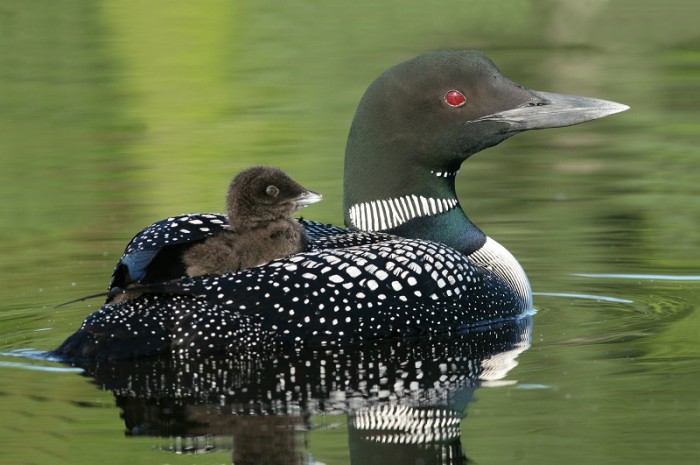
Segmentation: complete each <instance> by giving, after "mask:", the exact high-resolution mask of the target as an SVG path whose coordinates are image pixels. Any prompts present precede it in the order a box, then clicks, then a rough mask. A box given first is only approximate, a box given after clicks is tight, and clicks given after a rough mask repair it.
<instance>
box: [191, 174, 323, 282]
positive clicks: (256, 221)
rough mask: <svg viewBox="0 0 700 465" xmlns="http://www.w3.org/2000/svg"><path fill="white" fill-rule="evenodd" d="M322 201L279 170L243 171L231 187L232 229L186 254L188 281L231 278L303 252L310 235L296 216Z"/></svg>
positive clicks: (218, 234)
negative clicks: (245, 270)
mask: <svg viewBox="0 0 700 465" xmlns="http://www.w3.org/2000/svg"><path fill="white" fill-rule="evenodd" d="M319 200H321V196H320V195H319V194H316V193H315V192H311V191H309V190H307V189H305V188H304V187H303V186H301V185H300V184H299V183H297V182H295V181H294V180H293V179H291V178H290V177H289V176H287V175H286V174H285V173H284V172H283V171H281V170H278V169H276V168H270V167H266V166H256V167H253V168H249V169H247V170H244V171H242V172H241V173H239V174H238V175H237V176H236V177H235V178H234V179H233V181H231V185H230V186H229V189H228V195H227V197H226V208H227V214H228V221H229V226H230V229H229V230H224V231H221V232H219V233H217V234H215V235H214V236H211V237H209V238H207V239H205V240H204V241H203V242H202V243H199V244H195V245H193V246H192V247H191V248H190V249H189V250H187V251H186V252H185V254H184V255H183V257H182V259H183V262H184V263H185V266H186V272H187V275H188V276H202V275H219V274H225V273H232V272H235V271H239V270H242V269H245V268H250V267H252V266H257V265H263V264H265V263H268V262H269V261H271V260H274V259H276V258H282V257H286V256H287V255H292V254H295V253H299V252H301V251H303V250H304V249H305V248H306V244H307V237H306V231H305V230H304V228H303V226H301V225H300V224H299V222H298V221H296V220H295V219H293V218H292V217H291V215H292V213H294V212H295V211H297V210H299V209H300V208H303V207H306V206H307V205H309V204H312V203H315V202H318V201H319Z"/></svg>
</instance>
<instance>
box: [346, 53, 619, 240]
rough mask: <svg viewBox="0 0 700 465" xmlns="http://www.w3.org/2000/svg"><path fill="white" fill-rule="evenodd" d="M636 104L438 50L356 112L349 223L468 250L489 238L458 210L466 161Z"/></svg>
mask: <svg viewBox="0 0 700 465" xmlns="http://www.w3.org/2000/svg"><path fill="white" fill-rule="evenodd" d="M627 108H628V107H627V106H626V105H621V104H618V103H614V102H608V101H605V100H598V99H591V98H586V97H574V96H568V95H562V94H554V93H548V92H539V91H534V90H530V89H527V88H525V87H523V86H521V85H519V84H516V83H514V82H513V81H511V80H509V79H508V78H506V77H505V76H503V75H502V74H501V73H500V71H499V70H498V68H496V65H494V64H493V62H492V61H491V60H489V59H488V58H487V57H486V56H485V55H483V54H482V53H480V52H476V51H439V52H431V53H426V54H424V55H420V56H418V57H416V58H414V59H412V60H408V61H406V62H403V63H400V64H398V65H396V66H394V67H392V68H390V69H389V70H388V71H386V72H385V73H384V74H382V75H381V76H379V77H378V78H377V79H376V80H375V81H374V82H373V83H372V84H371V85H370V86H369V88H368V89H367V91H366V92H365V94H364V96H363V97H362V99H361V101H360V104H359V106H358V108H357V112H356V114H355V118H354V120H353V123H352V127H351V129H350V134H349V136H348V143H347V148H346V154H345V175H344V177H345V181H344V199H343V203H344V206H343V208H344V212H345V223H346V225H348V226H350V227H355V228H358V229H363V230H371V231H388V232H393V233H396V234H399V235H403V236H408V237H420V238H426V239H433V240H440V237H439V236H440V234H443V235H447V236H449V237H446V238H445V239H444V240H443V242H445V243H448V245H453V246H455V247H457V248H459V249H460V250H466V251H469V249H473V248H475V247H478V246H479V245H480V244H478V242H479V241H480V240H482V239H483V237H482V236H483V233H481V232H480V231H478V229H477V228H476V227H475V226H473V225H472V224H471V223H469V222H468V219H467V218H466V216H465V215H464V213H463V212H462V210H461V209H460V208H458V202H457V198H456V194H455V189H454V177H455V175H456V173H457V171H458V169H459V167H460V165H461V163H462V162H463V161H464V160H466V159H467V158H468V157H469V156H470V155H472V154H474V153H476V152H479V151H481V150H483V149H485V148H488V147H491V146H493V145H496V144H498V143H499V142H501V141H503V140H505V139H507V138H508V137H510V136H513V135H515V134H517V133H519V132H522V131H526V130H529V129H544V128H554V127H561V126H569V125H572V124H578V123H582V122H584V121H589V120H592V119H596V118H601V117H603V116H606V115H610V114H613V113H617V112H620V111H624V110H626V109H627ZM450 212H452V213H450ZM432 215H435V217H433V218H431V219H430V221H426V217H428V216H432ZM446 215H447V216H446ZM450 215H451V216H452V218H450ZM438 217H443V218H438ZM458 217H459V220H458V219H457V218H458ZM457 226H459V227H457ZM470 227H471V228H472V230H471V231H467V235H468V234H469V233H472V234H473V235H474V237H473V238H472V239H467V240H466V243H454V240H453V239H455V240H457V239H456V237H455V238H452V236H457V235H460V234H461V235H462V239H459V240H457V242H460V241H461V242H464V241H465V240H464V239H463V236H464V231H465V230H468V229H470ZM436 229H440V230H442V232H438V231H436ZM458 229H459V230H458ZM450 230H452V231H450ZM436 235H437V236H438V237H436ZM480 238H482V239H480ZM474 241H476V242H474ZM470 242H471V243H472V244H471V245H470V244H469V243H470Z"/></svg>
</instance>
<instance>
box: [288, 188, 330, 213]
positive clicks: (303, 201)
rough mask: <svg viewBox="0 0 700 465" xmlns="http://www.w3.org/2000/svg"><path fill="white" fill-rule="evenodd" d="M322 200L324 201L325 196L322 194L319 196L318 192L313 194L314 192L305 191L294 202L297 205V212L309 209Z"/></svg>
mask: <svg viewBox="0 0 700 465" xmlns="http://www.w3.org/2000/svg"><path fill="white" fill-rule="evenodd" d="M322 199H323V196H322V195H321V194H317V193H316V192H313V191H305V192H303V193H302V194H301V195H300V196H299V197H297V198H296V199H294V202H295V203H296V205H297V210H300V209H302V208H306V207H308V206H309V205H311V204H312V203H316V202H319V201H321V200H322Z"/></svg>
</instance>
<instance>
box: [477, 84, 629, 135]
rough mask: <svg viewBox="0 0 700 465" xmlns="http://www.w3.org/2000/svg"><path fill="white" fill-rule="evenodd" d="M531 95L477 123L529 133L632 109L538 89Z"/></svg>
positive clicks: (606, 101)
mask: <svg viewBox="0 0 700 465" xmlns="http://www.w3.org/2000/svg"><path fill="white" fill-rule="evenodd" d="M529 92H530V93H531V94H532V97H533V98H532V100H531V101H530V102H528V103H526V104H524V105H521V106H519V107H517V108H513V109H510V110H505V111H501V112H499V113H494V114H492V115H488V116H484V117H483V118H479V119H478V120H476V121H474V122H479V121H495V122H502V123H506V124H507V125H508V130H509V131H527V130H530V129H548V128H561V127H564V126H572V125H574V124H579V123H585V122H586V121H591V120H594V119H598V118H603V117H604V116H608V115H614V114H615V113H620V112H622V111H625V110H628V109H629V106H627V105H624V104H622V103H617V102H611V101H609V100H601V99H597V98H591V97H580V96H577V95H566V94H557V93H554V92H541V91H535V90H530V91H529Z"/></svg>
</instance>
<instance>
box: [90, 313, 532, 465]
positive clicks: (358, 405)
mask: <svg viewBox="0 0 700 465" xmlns="http://www.w3.org/2000/svg"><path fill="white" fill-rule="evenodd" d="M530 335H531V319H530V318H524V319H521V320H514V321H507V322H503V323H501V324H499V325H496V326H489V327H484V328H479V329H474V330H471V331H469V332H466V333H464V334H460V335H451V336H447V335H443V336H431V337H425V338H414V339H405V340H390V341H368V342H366V343H363V344H361V345H356V346H352V347H347V348H343V349H338V348H335V349H311V348H304V349H289V350H280V351H274V352H257V351H256V352H255V353H251V352H248V353H241V354H238V355H237V356H235V355H231V354H229V355H228V356H221V357H212V356H209V357H189V356H176V357H166V358H156V359H146V360H137V361H130V362H126V361H124V362H108V363H99V362H84V365H83V367H84V368H85V369H86V372H87V374H88V375H89V376H91V377H93V378H94V380H95V383H96V384H97V385H99V386H101V387H102V388H103V389H107V390H111V391H112V392H113V393H114V395H115V397H116V400H117V405H118V406H119V407H120V408H121V409H122V410H123V418H124V422H125V426H126V428H127V434H129V435H153V436H163V437H169V438H180V439H178V440H177V441H175V442H178V441H180V443H183V444H184V443H187V442H188V441H190V442H191V441H192V438H193V437H202V436H207V437H210V436H233V443H234V447H233V460H234V463H235V464H236V465H241V464H247V463H251V464H252V463H268V464H278V463H279V464H283V463H284V464H290V463H293V464H302V463H313V462H308V461H307V460H308V457H306V456H305V454H304V453H303V448H304V447H303V441H302V439H303V435H302V434H301V431H308V429H309V428H312V427H313V426H312V425H311V416H312V415H314V414H318V413H331V414H333V413H346V414H347V426H348V440H349V449H350V456H351V461H352V463H353V464H355V463H356V464H363V465H365V464H372V463H381V464H383V465H388V464H394V463H396V464H405V463H411V464H412V463H424V464H425V465H430V464H436V465H437V464H440V465H443V464H463V463H466V461H467V459H466V457H465V455H464V452H463V451H462V445H461V422H462V418H463V417H464V415H465V413H466V408H467V405H468V404H469V402H470V401H471V399H472V396H473V393H474V390H475V389H476V388H478V387H479V386H481V385H483V384H484V382H493V381H495V380H498V379H502V378H503V377H504V376H505V375H506V374H507V373H508V371H509V370H510V369H511V368H512V367H513V366H515V364H516V362H515V359H516V357H517V356H518V355H519V354H520V353H521V352H523V351H524V350H526V349H527V348H528V347H529V344H530ZM215 442H216V441H214V440H211V439H210V440H209V443H211V444H214V443H215ZM209 443H207V442H206V441H205V445H204V446H202V448H201V449H200V452H201V451H202V450H203V449H206V448H207V444H209ZM211 444H209V445H211ZM178 447H181V446H178ZM180 451H181V452H182V449H181V450H180ZM416 460H419V462H416ZM421 461H422V462H421Z"/></svg>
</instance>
